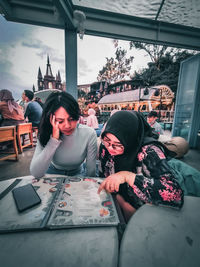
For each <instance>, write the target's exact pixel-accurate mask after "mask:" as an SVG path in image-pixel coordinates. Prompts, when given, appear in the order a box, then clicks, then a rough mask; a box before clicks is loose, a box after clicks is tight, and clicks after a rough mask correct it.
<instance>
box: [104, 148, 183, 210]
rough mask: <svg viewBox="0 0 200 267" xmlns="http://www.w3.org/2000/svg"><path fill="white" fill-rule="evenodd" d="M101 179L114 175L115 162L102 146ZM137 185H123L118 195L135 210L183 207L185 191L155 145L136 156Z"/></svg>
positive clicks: (143, 149) (142, 150) (163, 155)
mask: <svg viewBox="0 0 200 267" xmlns="http://www.w3.org/2000/svg"><path fill="white" fill-rule="evenodd" d="M99 159H100V162H101V166H100V176H101V177H107V176H109V175H111V174H112V173H114V170H115V159H114V157H112V156H110V155H109V153H108V151H107V149H106V148H105V147H104V146H103V145H102V146H101V147H100V153H99ZM134 169H135V170H136V171H135V172H136V178H135V182H134V184H133V185H132V186H129V185H128V184H126V183H125V184H122V185H120V190H119V194H121V195H122V196H123V198H124V199H125V201H127V202H129V203H130V204H131V205H132V206H133V207H134V208H136V209H137V208H139V207H140V206H142V205H143V204H145V203H150V204H155V205H164V206H171V207H177V208H181V207H182V205H183V191H182V189H181V187H180V185H179V183H178V182H177V180H176V179H175V177H174V176H173V174H172V172H171V170H170V167H169V165H168V163H167V159H166V157H165V154H164V153H163V151H162V149H161V148H160V147H159V146H156V145H155V144H149V145H145V146H142V148H141V149H140V151H139V153H138V154H137V162H136V167H135V168H134Z"/></svg>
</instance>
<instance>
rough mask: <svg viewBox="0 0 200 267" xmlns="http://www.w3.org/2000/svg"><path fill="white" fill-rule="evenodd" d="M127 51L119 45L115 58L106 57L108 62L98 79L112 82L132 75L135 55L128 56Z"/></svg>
mask: <svg viewBox="0 0 200 267" xmlns="http://www.w3.org/2000/svg"><path fill="white" fill-rule="evenodd" d="M126 56H127V51H126V50H125V49H122V48H121V47H117V49H116V51H115V58H113V57H111V58H106V64H105V66H104V67H103V68H102V70H100V71H99V74H98V77H97V80H98V81H99V82H100V81H107V82H108V83H110V82H117V81H119V80H123V79H124V78H125V77H126V76H130V69H131V63H132V61H133V59H134V57H133V56H130V57H128V58H127V57H126Z"/></svg>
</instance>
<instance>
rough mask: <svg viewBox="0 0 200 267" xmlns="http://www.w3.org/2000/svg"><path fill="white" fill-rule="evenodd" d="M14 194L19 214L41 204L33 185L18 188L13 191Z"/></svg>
mask: <svg viewBox="0 0 200 267" xmlns="http://www.w3.org/2000/svg"><path fill="white" fill-rule="evenodd" d="M12 193H13V197H14V199H15V203H16V206H17V209H18V211H19V212H22V211H24V210H26V209H29V208H32V207H33V206H35V205H37V204H39V203H41V199H40V197H39V195H38V194H37V192H36V191H35V189H34V187H33V186H32V184H27V185H24V186H20V187H17V188H15V189H13V190H12Z"/></svg>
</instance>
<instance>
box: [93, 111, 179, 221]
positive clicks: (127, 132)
mask: <svg viewBox="0 0 200 267" xmlns="http://www.w3.org/2000/svg"><path fill="white" fill-rule="evenodd" d="M101 138H102V144H101V146H100V150H99V160H100V163H101V164H100V176H102V177H106V179H105V180H104V181H103V182H102V184H101V185H100V187H99V190H98V193H100V192H101V190H102V189H105V190H106V191H108V192H110V193H112V192H116V193H117V196H116V197H117V200H118V202H119V205H120V206H121V208H122V210H123V211H124V215H125V217H126V219H127V220H128V219H129V218H130V216H131V215H132V214H133V213H134V212H135V211H136V209H138V208H139V207H140V206H142V205H143V204H145V203H151V204H155V205H166V206H172V207H177V208H181V207H182V205H183V191H182V189H181V187H180V185H179V183H178V182H177V180H176V179H175V177H174V175H173V173H172V172H171V170H170V167H169V165H168V163H167V158H166V157H167V155H168V153H170V151H168V150H167V148H166V147H165V146H164V145H163V144H162V143H160V142H158V141H157V138H158V135H157V134H156V133H155V132H154V131H153V129H152V128H151V127H150V126H149V125H148V123H147V122H146V120H145V119H144V118H143V116H142V115H141V114H140V113H138V112H132V111H118V112H116V113H115V114H114V115H113V116H111V117H110V119H109V120H108V122H107V124H106V127H105V130H104V132H103V133H102V135H101Z"/></svg>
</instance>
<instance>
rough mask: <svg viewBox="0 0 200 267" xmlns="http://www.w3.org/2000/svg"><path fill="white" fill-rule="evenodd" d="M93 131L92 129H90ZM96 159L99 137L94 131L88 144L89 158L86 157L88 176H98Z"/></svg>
mask: <svg viewBox="0 0 200 267" xmlns="http://www.w3.org/2000/svg"><path fill="white" fill-rule="evenodd" d="M90 130H91V129H90ZM96 159H97V135H96V133H95V131H94V130H93V129H92V134H91V135H90V137H89V140H88V144H87V156H86V168H87V172H86V175H87V176H89V177H95V176H96Z"/></svg>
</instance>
